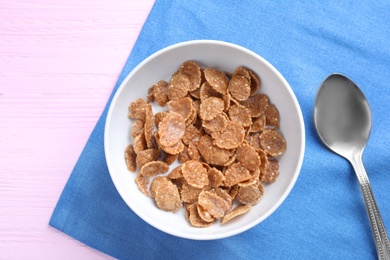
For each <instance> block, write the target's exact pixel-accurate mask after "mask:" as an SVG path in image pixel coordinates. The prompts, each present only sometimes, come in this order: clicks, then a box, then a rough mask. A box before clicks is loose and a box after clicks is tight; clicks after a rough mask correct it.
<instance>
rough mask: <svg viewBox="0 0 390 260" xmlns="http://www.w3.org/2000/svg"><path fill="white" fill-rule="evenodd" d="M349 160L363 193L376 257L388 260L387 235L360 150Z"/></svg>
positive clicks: (389, 255) (389, 254) (389, 253)
mask: <svg viewBox="0 0 390 260" xmlns="http://www.w3.org/2000/svg"><path fill="white" fill-rule="evenodd" d="M350 162H351V164H352V166H353V168H354V170H355V172H356V176H357V178H358V179H359V183H360V189H361V191H362V194H363V198H364V202H365V205H366V210H367V214H368V218H369V219H370V224H371V230H372V233H373V235H374V239H375V246H376V250H377V254H378V259H381V260H382V259H384V260H390V243H389V238H388V236H387V233H386V229H385V225H384V223H383V220H382V217H381V214H380V212H379V208H378V206H377V204H376V201H375V198H374V194H373V193H372V190H371V185H370V182H369V180H368V176H367V173H366V170H365V169H364V166H363V162H362V152H360V153H356V154H355V156H353V158H352V159H351V160H350Z"/></svg>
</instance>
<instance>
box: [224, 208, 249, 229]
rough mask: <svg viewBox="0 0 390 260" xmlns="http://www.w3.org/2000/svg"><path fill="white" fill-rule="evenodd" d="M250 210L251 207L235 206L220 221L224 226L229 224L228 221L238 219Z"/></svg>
mask: <svg viewBox="0 0 390 260" xmlns="http://www.w3.org/2000/svg"><path fill="white" fill-rule="evenodd" d="M251 208H252V205H240V206H237V207H236V208H235V209H233V210H232V211H230V212H229V213H227V214H226V215H225V216H224V217H223V218H222V220H221V223H222V224H225V223H227V222H229V221H230V220H232V219H234V218H235V217H238V216H240V215H242V214H245V213H247V212H248V211H249V210H250V209H251Z"/></svg>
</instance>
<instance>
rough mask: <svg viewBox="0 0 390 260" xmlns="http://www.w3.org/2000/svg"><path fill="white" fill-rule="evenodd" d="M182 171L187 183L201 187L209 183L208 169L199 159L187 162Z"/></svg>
mask: <svg viewBox="0 0 390 260" xmlns="http://www.w3.org/2000/svg"><path fill="white" fill-rule="evenodd" d="M181 171H182V173H183V177H184V179H185V180H186V181H187V183H188V184H189V185H191V186H193V187H195V188H198V189H201V188H203V187H204V186H206V185H208V184H209V179H208V174H207V170H206V169H205V168H204V167H203V165H202V163H200V162H198V161H192V160H191V161H187V162H185V163H184V164H183V166H182V168H181Z"/></svg>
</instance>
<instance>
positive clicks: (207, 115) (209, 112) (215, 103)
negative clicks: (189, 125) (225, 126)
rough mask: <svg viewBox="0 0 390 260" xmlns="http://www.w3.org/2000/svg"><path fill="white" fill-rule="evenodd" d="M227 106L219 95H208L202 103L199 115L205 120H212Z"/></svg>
mask: <svg viewBox="0 0 390 260" xmlns="http://www.w3.org/2000/svg"><path fill="white" fill-rule="evenodd" d="M224 108H225V103H224V102H223V100H222V99H220V98H217V97H207V98H205V99H204V100H203V101H202V103H201V104H200V109H199V116H200V118H202V119H203V120H212V119H213V118H215V117H216V116H217V115H219V114H221V113H222V111H223V110H224Z"/></svg>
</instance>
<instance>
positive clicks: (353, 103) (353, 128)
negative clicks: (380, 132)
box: [314, 74, 390, 260]
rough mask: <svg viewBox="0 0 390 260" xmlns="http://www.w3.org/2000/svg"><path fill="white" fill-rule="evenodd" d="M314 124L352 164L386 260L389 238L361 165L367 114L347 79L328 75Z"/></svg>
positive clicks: (367, 131)
mask: <svg viewBox="0 0 390 260" xmlns="http://www.w3.org/2000/svg"><path fill="white" fill-rule="evenodd" d="M314 124H315V128H316V130H317V133H318V135H319V137H320V139H321V141H322V142H323V143H324V144H325V145H326V146H327V147H328V148H329V149H330V150H332V151H333V152H335V153H337V154H339V155H341V156H342V157H344V158H346V159H347V160H348V161H349V162H350V163H351V164H352V166H353V168H354V170H355V173H356V176H357V178H358V180H359V184H360V189H361V191H362V195H363V198H364V202H365V205H366V210H367V214H368V217H369V220H370V224H371V229H372V232H373V235H374V240H375V246H376V249H377V254H378V258H379V259H387V260H389V259H390V243H389V238H388V236H387V233H386V229H385V226H384V223H383V220H382V217H381V215H380V212H379V209H378V206H377V204H376V201H375V198H374V195H373V193H372V190H371V185H370V182H369V180H368V176H367V174H366V171H365V169H364V166H363V162H362V155H363V151H364V148H365V146H366V144H367V141H368V138H369V135H370V131H371V111H370V107H369V106H368V102H367V100H366V98H365V96H364V94H363V92H362V91H361V90H360V89H359V87H358V86H357V85H356V84H355V83H353V82H352V81H351V80H350V79H348V78H347V77H345V76H343V75H341V74H332V75H330V76H329V77H328V78H327V79H325V81H324V82H323V83H322V84H321V87H320V89H319V91H318V93H317V97H316V102H315V107H314Z"/></svg>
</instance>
